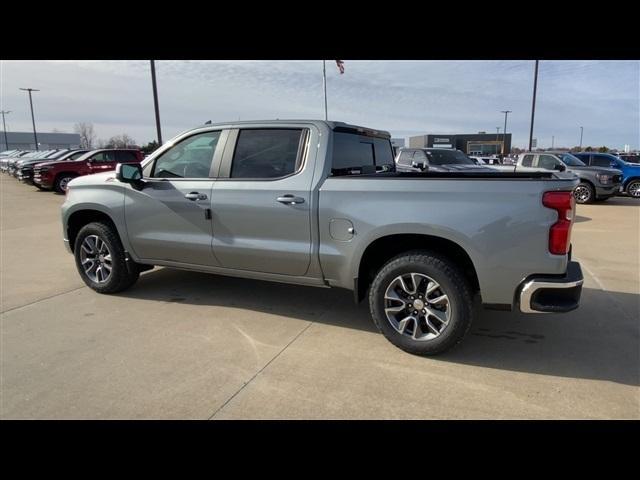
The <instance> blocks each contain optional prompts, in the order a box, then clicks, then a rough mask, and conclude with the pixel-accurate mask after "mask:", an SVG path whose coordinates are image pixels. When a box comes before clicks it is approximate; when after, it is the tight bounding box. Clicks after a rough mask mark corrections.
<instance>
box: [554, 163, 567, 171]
mask: <svg viewBox="0 0 640 480" xmlns="http://www.w3.org/2000/svg"><path fill="white" fill-rule="evenodd" d="M553 169H554V170H558V171H559V172H564V171H565V170H566V169H567V167H566V166H565V165H564V164H562V163H557V164H556V165H555V166H554V167H553Z"/></svg>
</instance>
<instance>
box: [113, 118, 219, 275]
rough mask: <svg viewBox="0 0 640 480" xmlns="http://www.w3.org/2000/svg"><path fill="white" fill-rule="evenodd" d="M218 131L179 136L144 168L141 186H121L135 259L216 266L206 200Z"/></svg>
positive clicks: (209, 189)
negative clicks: (123, 189) (137, 187)
mask: <svg viewBox="0 0 640 480" xmlns="http://www.w3.org/2000/svg"><path fill="white" fill-rule="evenodd" d="M221 133H222V132H221V131H220V130H217V131H206V132H200V133H196V134H194V135H191V136H188V137H186V138H183V139H182V140H180V141H179V142H177V143H176V144H175V145H174V146H172V147H171V148H170V149H168V150H167V151H165V152H164V153H162V154H161V155H160V156H159V157H158V158H156V159H155V160H154V161H153V162H152V164H150V165H145V168H144V181H145V183H144V186H143V188H141V189H140V190H137V189H135V188H133V187H131V186H127V189H126V195H125V206H124V210H125V219H126V224H127V233H128V238H129V242H130V244H131V246H132V249H133V251H134V253H135V254H136V255H137V256H138V257H140V258H141V259H145V260H163V261H170V262H180V263H187V264H194V265H207V266H216V265H218V262H217V261H216V259H215V257H214V255H213V251H212V249H211V237H212V229H211V225H212V224H211V197H212V189H213V184H214V179H213V174H212V169H213V168H212V167H213V165H214V164H215V163H214V156H215V155H216V152H218V151H219V150H220V149H221V148H222V146H221V144H222V143H223V142H219V140H220V137H221ZM218 155H219V153H218Z"/></svg>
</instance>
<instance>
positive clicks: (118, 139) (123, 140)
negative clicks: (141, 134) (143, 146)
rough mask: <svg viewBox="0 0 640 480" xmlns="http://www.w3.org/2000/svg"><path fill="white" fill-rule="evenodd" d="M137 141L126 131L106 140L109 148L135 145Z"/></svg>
mask: <svg viewBox="0 0 640 480" xmlns="http://www.w3.org/2000/svg"><path fill="white" fill-rule="evenodd" d="M135 143H136V141H135V140H134V139H133V138H131V137H130V136H129V135H127V134H126V133H123V134H122V135H115V136H113V137H111V138H110V139H109V140H107V142H106V146H107V148H128V147H134V146H135Z"/></svg>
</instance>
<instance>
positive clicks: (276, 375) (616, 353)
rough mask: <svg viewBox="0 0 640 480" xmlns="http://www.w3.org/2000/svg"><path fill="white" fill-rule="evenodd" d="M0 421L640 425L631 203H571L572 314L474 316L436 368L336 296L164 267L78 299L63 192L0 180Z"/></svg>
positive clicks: (638, 213)
mask: <svg viewBox="0 0 640 480" xmlns="http://www.w3.org/2000/svg"><path fill="white" fill-rule="evenodd" d="M0 187H1V192H0V193H1V195H0V200H1V205H0V240H1V247H0V282H1V284H0V290H1V292H0V300H1V309H2V310H1V311H2V314H1V323H2V325H1V335H0V354H1V371H0V373H1V379H0V380H1V381H0V394H1V395H0V417H1V418H4V419H9V418H27V419H28V418H56V419H59V418H63V419H65V418H73V419H75V418H96V419H101V418H120V419H122V418H125V419H128V418H193V419H207V418H213V419H251V418H384V419H394V418H427V419H430V418H434V419H436V418H437V419H440V418H453V419H457V418H516V419H519V418H631V419H638V418H640V389H639V385H640V319H639V317H640V315H639V311H640V303H639V302H640V301H639V299H640V295H639V294H640V278H639V277H640V273H639V272H640V265H639V263H640V260H639V248H638V242H639V237H640V202H638V201H634V200H633V199H630V198H615V199H612V200H609V201H608V202H606V203H602V204H595V205H588V206H582V205H580V206H578V211H577V214H578V217H577V223H576V224H575V226H574V230H573V245H574V257H575V258H577V259H578V260H580V261H581V263H582V266H583V270H584V273H585V276H586V282H585V288H584V290H583V297H582V305H581V307H580V309H579V310H577V311H575V312H572V313H570V314H566V315H561V316H553V315H549V316H547V315H528V316H524V315H521V314H518V313H510V312H490V311H481V312H480V316H479V318H478V320H477V322H476V323H475V324H474V326H473V327H472V330H471V332H470V334H469V336H468V337H467V338H466V339H465V340H464V342H463V343H462V344H461V345H460V346H459V347H458V348H457V349H455V350H454V351H452V352H450V353H448V354H445V355H442V356H440V357H437V358H420V357H415V356H411V355H408V354H406V353H404V352H402V351H400V350H398V349H397V348H395V347H393V346H392V345H391V344H390V343H388V342H387V341H386V340H385V339H384V337H383V336H382V335H381V334H379V333H377V332H376V331H375V329H374V327H373V325H372V322H371V320H370V319H369V314H368V311H367V308H366V305H364V304H363V305H359V306H355V305H354V304H353V301H352V297H351V294H350V293H349V292H344V291H339V290H324V289H315V288H307V287H295V286H288V285H280V284H273V283H265V282H258V281H252V280H243V279H236V278H225V277H219V276H212V275H205V274H199V273H190V272H181V271H176V270H169V269H155V270H153V271H150V272H147V273H145V274H144V275H143V276H142V278H141V279H140V281H139V282H138V283H137V284H136V285H135V286H134V287H133V288H132V289H131V290H129V291H127V292H125V293H122V294H118V295H115V296H105V295H99V294H97V293H95V292H93V291H91V290H90V289H88V288H86V287H84V286H83V285H84V284H83V283H82V281H81V280H80V278H79V276H78V274H77V272H76V271H75V266H74V263H73V258H72V257H71V255H69V254H67V253H66V252H65V250H64V247H63V245H62V239H61V231H60V221H59V213H58V210H59V206H60V204H61V203H62V201H63V199H64V198H63V197H62V196H59V195H55V194H53V193H47V192H39V191H37V190H36V189H35V188H34V187H31V186H27V185H21V184H18V183H17V182H16V181H15V180H14V179H12V178H8V177H6V176H5V175H0Z"/></svg>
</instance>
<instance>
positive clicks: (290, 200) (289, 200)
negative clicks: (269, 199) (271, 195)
mask: <svg viewBox="0 0 640 480" xmlns="http://www.w3.org/2000/svg"><path fill="white" fill-rule="evenodd" d="M276 200H277V201H278V202H280V203H284V204H285V205H297V204H299V203H304V198H302V197H295V196H293V195H291V194H287V195H282V196H281V197H278V198H276Z"/></svg>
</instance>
